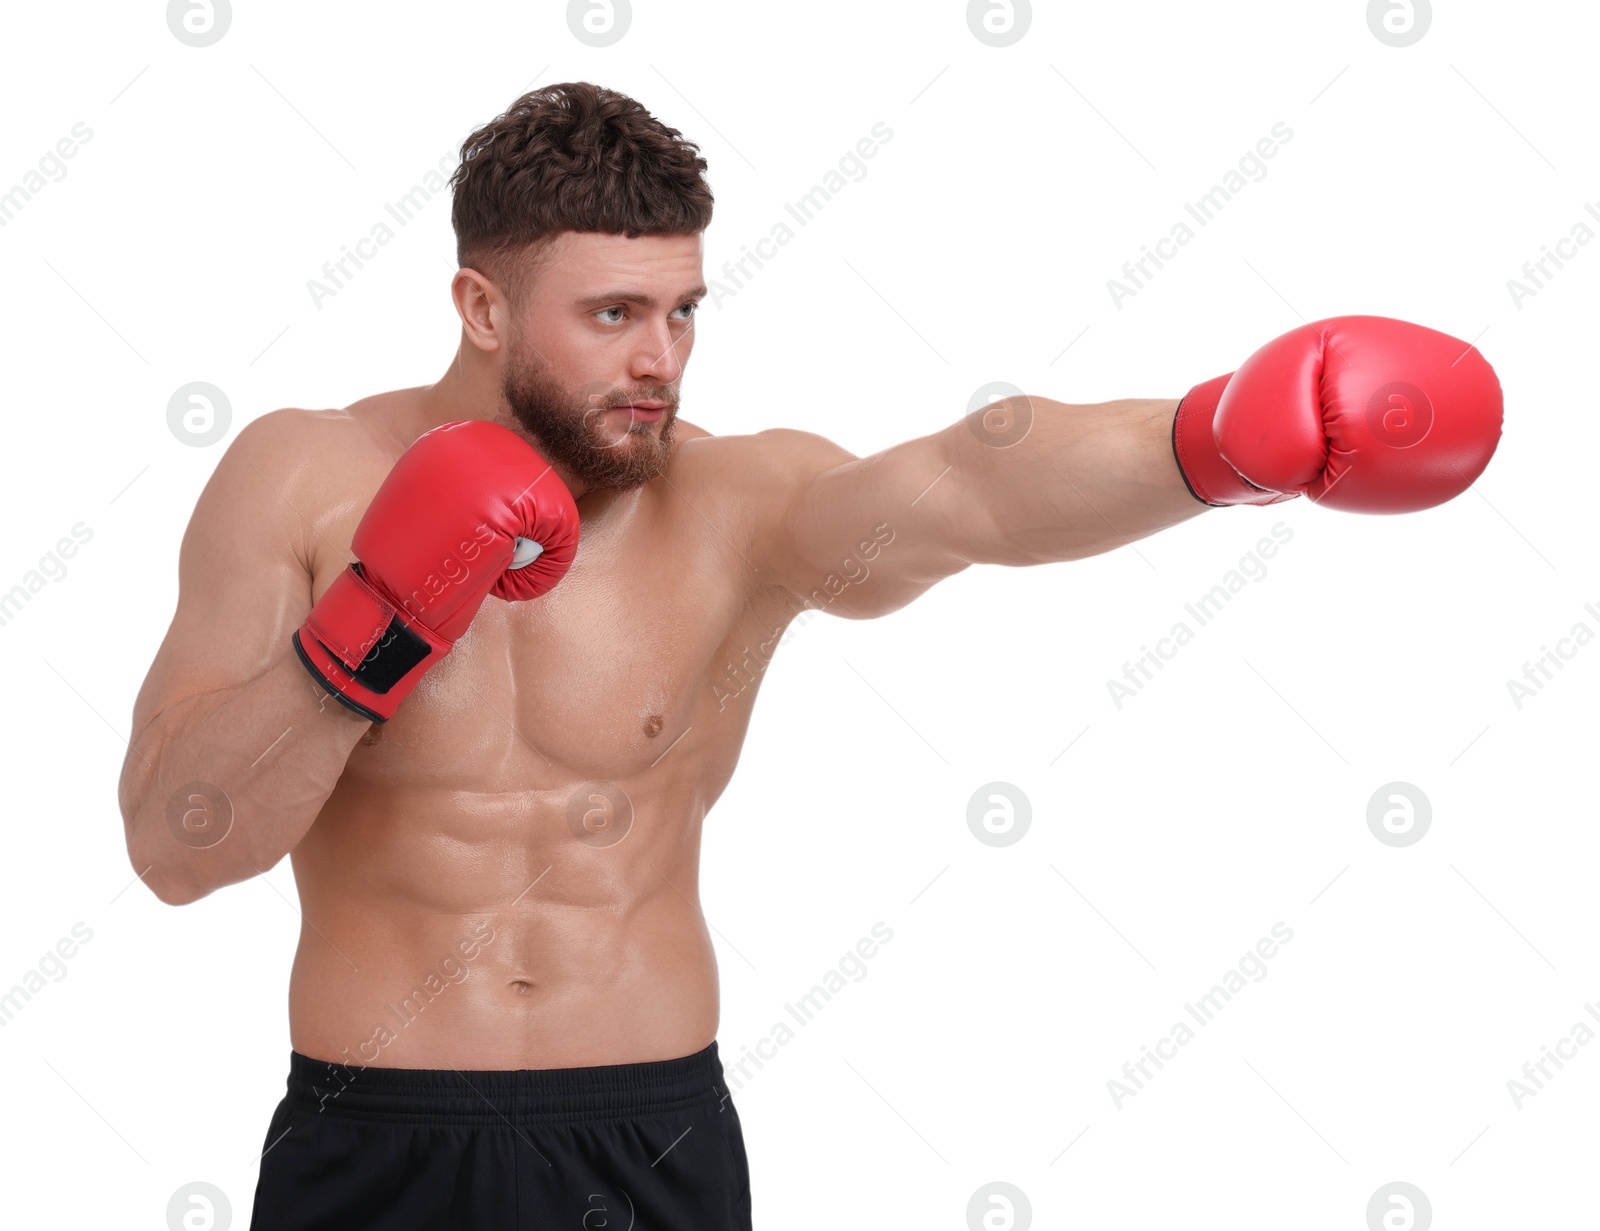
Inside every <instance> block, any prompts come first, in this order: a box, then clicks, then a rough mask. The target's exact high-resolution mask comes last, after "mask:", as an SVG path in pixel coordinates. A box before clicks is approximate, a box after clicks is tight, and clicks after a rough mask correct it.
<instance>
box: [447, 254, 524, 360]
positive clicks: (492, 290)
mask: <svg viewBox="0 0 1600 1231" xmlns="http://www.w3.org/2000/svg"><path fill="white" fill-rule="evenodd" d="M450 296H451V298H452V299H453V300H454V301H455V305H456V315H457V316H459V317H460V318H461V331H462V332H463V333H464V334H465V335H466V337H467V339H468V341H470V342H471V343H472V344H473V345H474V346H476V347H477V348H478V349H479V350H480V351H483V352H484V353H486V354H487V353H489V352H492V351H497V350H499V349H500V348H501V347H502V346H503V345H504V344H505V343H506V342H507V340H508V339H509V337H510V329H511V312H510V308H509V306H508V305H507V303H506V297H505V296H504V295H503V294H501V292H500V288H499V287H497V286H496V285H495V284H494V283H493V282H491V281H489V279H488V278H486V277H485V276H484V275H483V274H481V273H479V272H478V271H477V270H476V269H466V268H462V269H458V270H456V276H455V277H454V278H453V279H451V282H450Z"/></svg>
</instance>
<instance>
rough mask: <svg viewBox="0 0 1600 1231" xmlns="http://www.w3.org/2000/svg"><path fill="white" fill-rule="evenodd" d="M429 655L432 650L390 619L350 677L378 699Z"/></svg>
mask: <svg viewBox="0 0 1600 1231" xmlns="http://www.w3.org/2000/svg"><path fill="white" fill-rule="evenodd" d="M432 652H433V648H432V647H431V646H430V645H429V644H428V643H427V642H426V641H424V640H423V639H422V638H421V637H419V636H417V634H416V633H414V632H412V631H411V630H410V629H409V628H407V627H406V626H405V625H404V624H402V623H401V622H400V617H399V616H394V617H392V618H391V619H390V621H389V627H388V628H386V629H384V632H383V636H381V637H379V638H378V643H377V644H376V645H375V646H373V647H372V648H371V649H370V650H368V651H367V656H366V657H365V658H363V659H362V660H361V663H360V665H359V666H357V667H356V669H355V670H354V671H352V672H351V673H350V674H351V675H353V676H354V677H355V681H356V683H358V684H360V685H361V686H362V687H363V688H370V689H371V690H372V691H373V692H375V693H378V694H379V695H382V694H383V693H386V692H388V691H389V690H390V689H391V688H393V687H394V686H395V685H396V684H398V683H399V682H400V681H401V680H403V679H404V678H405V677H406V676H407V675H409V674H410V673H411V671H412V670H413V669H414V668H415V667H416V665H417V664H418V663H420V662H421V661H422V660H423V659H425V658H427V657H428V655H429V654H431V653H432Z"/></svg>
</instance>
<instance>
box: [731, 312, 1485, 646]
mask: <svg viewBox="0 0 1600 1231" xmlns="http://www.w3.org/2000/svg"><path fill="white" fill-rule="evenodd" d="M1500 421H1501V394H1500V386H1499V382H1498V380H1497V379H1496V378H1495V375H1494V371H1493V369H1492V368H1490V366H1489V364H1488V362H1487V361H1486V360H1484V358H1483V357H1482V356H1481V355H1480V354H1478V352H1477V351H1476V350H1475V349H1474V348H1472V347H1471V346H1469V345H1468V344H1466V343H1464V342H1461V341H1459V340H1458V339H1456V338H1452V337H1450V336H1449V335H1447V334H1442V333H1438V332H1436V331H1434V330H1431V329H1426V328H1423V327H1422V326H1419V325H1412V324H1408V323H1407V322H1404V321H1396V320H1390V319H1388V318H1384V317H1337V318H1332V319H1330V320H1326V321H1317V322H1314V323H1311V324H1308V325H1304V326H1302V327H1301V328H1299V329H1296V330H1292V331H1291V332H1289V333H1287V334H1284V335H1283V336H1282V337H1279V338H1277V339H1274V340H1273V341H1272V342H1270V343H1268V344H1267V345H1266V346H1264V347H1262V348H1261V349H1260V350H1258V351H1257V352H1256V353H1255V354H1253V355H1252V356H1250V358H1249V359H1247V360H1246V361H1245V362H1244V364H1243V365H1241V366H1240V368H1239V370H1238V371H1237V372H1233V373H1230V374H1228V375H1226V376H1220V377H1217V378H1215V379H1213V380H1209V381H1206V382H1203V383H1202V384H1199V385H1196V386H1195V387H1194V388H1193V389H1191V390H1190V391H1189V393H1188V394H1186V395H1185V396H1184V397H1183V398H1182V399H1181V400H1179V401H1172V400H1124V401H1115V402H1105V403H1100V404H1096V405H1068V404H1064V403H1061V402H1054V401H1050V400H1049V399H1045V398H1039V397H1025V396H1020V395H1019V396H1016V397H1011V398H1006V399H1003V400H1001V401H999V402H995V403H992V404H991V405H990V406H988V407H986V408H982V409H980V410H979V411H977V412H975V413H974V414H972V415H969V416H968V417H967V418H966V419H963V420H961V421H959V422H957V423H954V424H952V425H950V426H949V427H947V428H945V429H943V430H941V431H938V432H935V433H933V434H932V435H928V436H923V437H919V438H917V439H915V440H910V441H906V442H905V443H903V444H899V445H895V446H893V447H892V448H889V449H885V450H883V451H882V452H880V453H876V454H874V455H872V456H871V457H867V458H856V457H853V456H852V455H850V454H849V453H847V452H846V451H845V450H843V449H841V448H839V447H838V446H837V445H834V444H832V443H831V442H829V441H827V440H824V439H823V438H821V437H819V436H815V435H811V434H809V433H805V432H789V431H780V432H768V433H762V436H764V437H773V438H774V439H773V440H772V441H771V443H773V444H774V445H776V446H777V449H776V450H775V452H777V453H779V454H781V456H782V458H783V459H784V460H783V463H782V473H780V474H774V475H772V476H771V478H772V482H771V490H770V493H769V494H771V495H772V496H774V497H775V500H776V504H775V505H774V506H773V511H774V513H775V514H776V516H775V524H773V525H772V530H771V534H770V535H764V536H762V537H763V540H764V543H765V550H764V551H763V552H762V556H763V562H762V564H761V566H760V567H761V568H762V569H763V571H764V572H767V573H768V574H769V580H772V581H775V582H777V583H779V584H781V585H782V586H784V587H785V588H786V589H787V590H789V591H790V592H791V593H792V594H794V595H796V596H798V597H800V598H802V599H804V600H806V601H808V602H809V603H810V605H812V606H816V607H820V608H822V609H825V610H828V611H831V612H833V613H834V614H837V615H842V616H846V617H850V618H856V619H864V618H869V617H873V616H879V615H884V614H887V613H888V612H891V611H895V610H898V609H899V608H900V607H903V606H904V605H905V604H907V603H909V602H910V601H911V600H912V599H914V598H916V597H917V596H918V595H920V594H922V593H923V592H925V591H926V590H928V589H929V588H930V587H931V586H933V585H934V584H935V583H937V582H938V581H940V580H941V579H943V578H945V577H949V576H952V575H953V574H955V573H958V572H960V571H961V570H963V569H965V568H966V567H967V566H968V565H969V564H1006V565H1014V566H1016V565H1028V564H1045V563H1050V562H1055V561H1064V560H1079V559H1083V558H1084V557H1087V556H1093V555H1097V554H1099V553H1101V552H1105V551H1109V550H1112V549H1114V548H1116V547H1120V546H1122V545H1124V544H1127V543H1132V542H1135V541H1137V540H1138V539H1141V538H1144V537H1145V536H1147V535H1150V534H1154V533H1155V532H1156V531H1158V530H1161V529H1164V528H1166V527H1167V526H1172V525H1176V524H1177V523H1178V522H1181V521H1185V520H1187V519H1189V518H1191V517H1193V516H1194V515H1195V514H1197V513H1200V512H1204V511H1205V510H1206V508H1208V507H1211V506H1221V505H1230V504H1276V503H1279V502H1280V501H1284V500H1289V499H1293V498H1295V497H1297V496H1300V495H1305V496H1307V497H1308V498H1310V499H1311V500H1313V501H1315V502H1317V503H1320V504H1325V505H1327V506H1329V507H1332V508H1339V509H1343V510H1346V511H1350V512H1365V513H1399V512H1409V511H1414V510H1418V509H1424V508H1429V507H1432V506H1433V505H1436V504H1440V503H1443V502H1444V501H1446V500H1449V499H1451V498H1452V497H1454V496H1456V495H1459V494H1460V493H1461V492H1462V491H1464V490H1466V488H1467V487H1468V486H1470V484H1471V483H1472V482H1473V481H1474V480H1475V479H1476V478H1477V477H1478V475H1479V474H1481V473H1482V471H1483V469H1484V467H1486V466H1487V465H1488V462H1489V458H1490V457H1491V456H1492V455H1493V453H1494V449H1495V445H1496V443H1497V442H1498V440H1499V436H1500Z"/></svg>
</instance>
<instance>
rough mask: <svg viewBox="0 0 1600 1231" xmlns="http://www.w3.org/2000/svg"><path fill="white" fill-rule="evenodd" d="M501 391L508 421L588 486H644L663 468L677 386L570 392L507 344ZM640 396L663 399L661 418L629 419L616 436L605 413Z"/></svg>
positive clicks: (549, 459) (641, 398) (612, 488)
mask: <svg viewBox="0 0 1600 1231" xmlns="http://www.w3.org/2000/svg"><path fill="white" fill-rule="evenodd" d="M501 394H502V396H504V398H505V400H506V404H507V406H508V407H509V408H510V411H511V416H512V418H513V419H515V420H516V422H517V423H518V424H519V425H520V426H521V427H522V428H523V430H524V431H526V432H527V433H528V434H529V435H530V436H532V437H533V438H534V439H535V440H536V441H538V443H539V449H540V452H541V453H542V454H543V455H544V460H545V461H547V462H550V463H551V464H552V465H555V466H560V467H562V468H564V469H565V470H566V471H567V472H568V473H569V474H571V475H572V476H573V478H575V479H577V480H578V481H580V482H582V483H583V484H585V485H586V486H587V487H589V488H590V489H593V490H607V491H624V490H626V489H628V488H630V487H638V486H640V485H641V484H643V483H648V482H649V481H650V480H651V479H654V478H655V477H656V476H657V475H659V474H660V473H661V472H662V471H663V470H665V469H666V465H667V457H668V454H669V453H670V452H671V450H672V438H673V429H674V427H675V426H676V424H677V419H678V391H677V389H675V388H670V387H661V388H657V389H638V390H632V391H624V390H617V389H610V388H598V389H597V388H595V387H594V386H590V387H588V388H586V389H584V390H572V389H568V388H567V387H566V386H565V385H563V384H562V383H561V382H560V381H559V380H557V379H556V377H555V374H554V373H553V372H551V371H550V368H549V365H548V364H544V363H540V362H537V361H530V360H527V359H525V357H524V356H522V355H521V354H519V353H518V348H516V347H513V348H512V349H511V351H510V353H509V354H508V355H507V359H506V370H505V376H504V379H503V380H502V381H501ZM642 401H662V402H665V403H666V406H665V408H663V410H662V412H661V418H660V419H658V420H656V421H655V422H654V423H646V422H640V421H637V420H631V421H630V422H629V423H628V426H627V429H626V430H625V431H624V432H623V433H622V434H621V436H617V435H616V432H615V428H612V427H608V425H607V421H606V415H605V412H606V411H608V410H611V409H613V408H615V407H625V406H628V405H629V404H631V403H633V402H642ZM617 417H619V416H612V418H617ZM630 418H631V417H630ZM658 428H659V429H660V430H659V432H658V431H657V429H658Z"/></svg>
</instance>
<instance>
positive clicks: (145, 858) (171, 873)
mask: <svg viewBox="0 0 1600 1231" xmlns="http://www.w3.org/2000/svg"><path fill="white" fill-rule="evenodd" d="M128 863H129V864H130V865H131V866H132V867H133V870H134V872H135V873H136V874H137V875H138V878H139V880H141V881H142V882H143V883H144V887H145V888H146V889H148V890H149V891H150V892H151V893H153V894H155V895H156V898H157V899H158V900H159V901H161V902H164V903H165V904H166V905H168V906H187V905H189V903H190V902H198V901H199V900H200V899H201V898H203V897H205V896H206V894H208V893H210V892H211V890H212V888H213V886H210V885H202V884H200V883H198V882H197V881H196V880H195V879H194V878H193V877H192V876H189V875H187V874H185V872H184V870H183V869H182V868H180V867H178V866H176V865H175V864H174V863H173V862H172V860H170V859H162V858H160V857H158V856H156V855H154V854H153V853H152V852H150V851H148V850H146V849H145V848H144V846H143V844H142V843H136V842H133V841H131V840H130V841H129V843H128Z"/></svg>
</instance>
